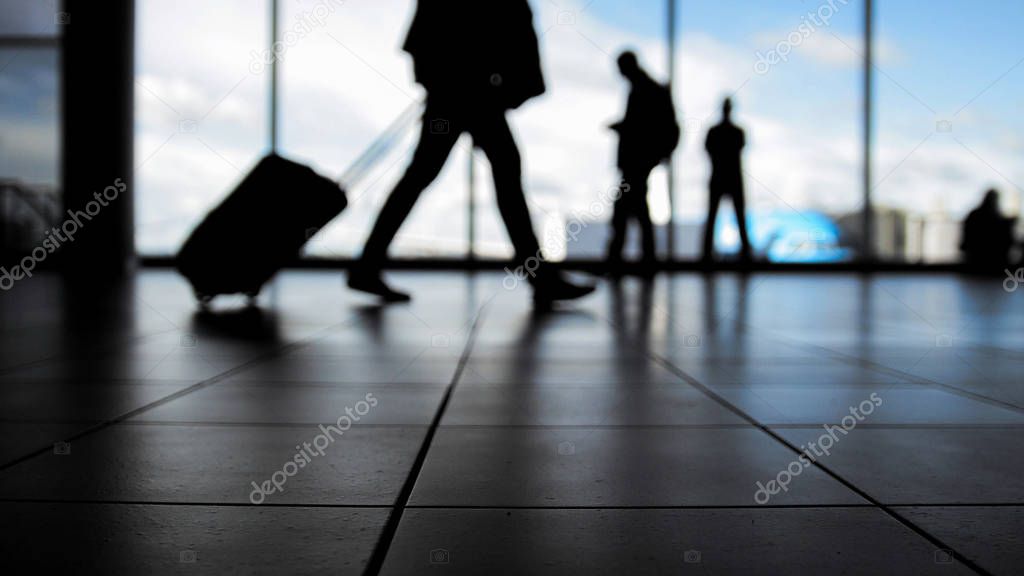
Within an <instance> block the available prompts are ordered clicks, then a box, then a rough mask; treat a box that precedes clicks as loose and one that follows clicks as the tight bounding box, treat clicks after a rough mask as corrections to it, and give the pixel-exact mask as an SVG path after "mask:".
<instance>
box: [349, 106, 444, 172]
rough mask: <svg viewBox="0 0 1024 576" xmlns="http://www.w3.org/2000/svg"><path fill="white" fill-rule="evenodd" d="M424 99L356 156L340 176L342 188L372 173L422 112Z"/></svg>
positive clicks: (403, 112)
mask: <svg viewBox="0 0 1024 576" xmlns="http://www.w3.org/2000/svg"><path fill="white" fill-rule="evenodd" d="M423 107H424V101H423V100H418V101H416V102H413V103H412V104H410V105H409V106H408V107H407V108H406V109H405V110H403V111H402V113H401V114H399V115H398V117H396V118H395V119H394V120H393V121H392V122H391V124H389V125H388V127H387V128H385V129H384V131H383V132H381V134H380V136H377V138H376V139H374V141H373V142H372V143H370V146H369V147H367V148H366V150H365V151H363V153H362V154H360V155H359V157H358V158H356V160H355V162H353V163H352V164H351V165H350V166H349V167H348V168H346V169H345V172H344V173H342V175H341V176H340V177H339V178H338V180H337V182H338V185H339V186H341V187H342V188H351V187H352V186H354V185H355V184H356V183H358V182H359V181H360V180H362V179H363V178H365V177H366V175H367V174H369V173H370V170H372V169H373V167H374V166H376V165H377V162H379V161H380V159H381V158H382V157H383V156H384V155H386V154H387V153H388V152H390V151H391V150H392V149H393V148H394V147H395V145H396V144H397V143H398V140H399V138H401V136H402V134H404V133H405V131H406V129H407V128H409V126H411V125H412V124H413V123H414V122H415V121H416V120H417V119H419V117H420V115H421V114H422V111H423Z"/></svg>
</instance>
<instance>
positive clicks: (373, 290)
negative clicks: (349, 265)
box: [348, 270, 412, 302]
mask: <svg viewBox="0 0 1024 576" xmlns="http://www.w3.org/2000/svg"><path fill="white" fill-rule="evenodd" d="M348 287H349V288H351V289H353V290H359V291H360V292H366V293H368V294H373V295H375V296H379V297H380V299H381V300H383V301H385V302H408V301H409V300H412V297H411V296H409V295H408V294H406V293H405V292H399V291H397V290H393V289H392V288H391V287H390V286H388V285H387V283H385V282H384V279H383V278H381V277H380V272H377V271H372V272H370V271H359V270H350V271H349V273H348Z"/></svg>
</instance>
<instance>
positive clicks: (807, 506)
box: [0, 498, 1024, 511]
mask: <svg viewBox="0 0 1024 576" xmlns="http://www.w3.org/2000/svg"><path fill="white" fill-rule="evenodd" d="M0 504H67V505H76V504H77V505H92V504H94V505H103V506H119V505H120V506H170V507H174V506H206V507H210V508H336V509H353V510H367V509H369V510H392V509H393V508H394V506H392V505H390V504H320V503H315V502H306V503H301V502H292V503H287V502H277V503H269V502H268V503H264V504H251V503H249V502H191V501H186V502H173V501H167V500H109V499H96V500H89V499H82V498H69V499H59V498H0ZM888 506H890V507H892V508H1024V503H1021V502H970V503H964V502H923V503H922V502H900V503H894V504H888ZM842 508H854V509H857V508H868V509H872V510H875V509H877V508H878V507H877V506H875V505H874V504H871V503H864V504H762V505H756V506H751V505H749V504H707V505H704V504H674V505H660V504H651V505H639V506H625V505H608V506H584V505H579V506H530V505H504V506H503V505H482V504H480V505H478V504H447V505H442V504H413V505H407V506H406V507H405V509H406V510H533V511H558V510H582V511H586V510H830V509H842Z"/></svg>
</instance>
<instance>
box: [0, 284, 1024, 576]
mask: <svg viewBox="0 0 1024 576" xmlns="http://www.w3.org/2000/svg"><path fill="white" fill-rule="evenodd" d="M392 278H393V280H394V282H395V284H396V285H398V286H403V287H408V288H410V289H412V290H413V291H414V293H415V295H416V299H415V300H414V301H413V302H412V303H411V304H409V305H399V306H394V307H390V308H379V307H375V306H374V305H372V303H371V302H369V301H368V300H366V299H365V298H363V297H362V296H360V295H358V294H354V293H351V292H348V291H345V290H343V289H342V282H341V278H340V277H339V275H338V274H335V273H328V272H289V273H286V274H284V275H282V276H281V277H280V278H279V279H278V280H276V281H275V282H274V284H273V285H272V286H271V287H269V288H268V290H267V291H266V292H265V293H264V295H263V296H262V297H261V299H260V301H259V307H258V308H255V309H248V310H247V309H245V308H244V307H243V303H242V302H236V301H233V300H231V299H227V300H225V301H223V302H217V303H215V309H214V310H213V311H211V312H208V313H199V312H197V310H196V308H195V306H194V303H193V301H192V300H191V296H190V293H189V291H188V289H187V287H186V285H185V284H184V283H183V282H182V281H181V280H180V279H179V278H178V277H177V276H175V275H174V274H172V273H170V272H163V271H146V272H142V273H140V274H139V275H138V276H137V277H136V278H135V279H134V281H133V282H132V283H131V285H130V286H127V287H125V289H124V291H123V292H117V291H115V292H112V293H111V294H110V295H109V298H98V299H97V298H84V297H82V296H80V295H76V293H75V292H74V291H69V290H67V289H66V288H65V287H63V286H62V285H61V283H60V282H58V281H57V280H56V279H53V278H46V277H37V278H34V279H32V280H31V281H29V282H24V283H22V284H19V285H18V286H17V287H16V288H15V289H14V290H12V291H10V292H6V293H3V294H2V295H0V313H2V315H3V316H2V317H3V331H2V336H0V338H2V347H0V366H2V368H0V382H2V385H0V437H2V438H3V439H4V440H3V442H2V444H0V526H2V529H3V533H4V534H5V537H4V538H3V539H2V544H0V547H2V549H3V550H4V554H3V557H4V558H5V559H6V560H5V562H7V561H10V560H11V559H12V558H18V559H19V562H20V561H24V562H32V563H34V565H35V570H34V571H38V572H42V571H43V570H42V568H43V567H50V568H58V569H64V570H69V569H77V570H81V571H86V572H99V573H105V574H112V573H132V574H144V573H182V572H189V573H194V572H198V573H211V574H224V573H269V574H284V573H292V572H302V573H332V574H339V573H340V574H361V573H364V571H368V572H369V573H378V572H379V573H382V574H424V573H433V572H434V571H437V572H438V573H441V572H444V573H447V574H568V573H575V574H667V573H688V572H694V573H706V574H716V575H722V574H752V573H758V574H802V573H807V574H824V573H846V574H970V573H983V574H984V573H993V574H1017V573H1019V569H1020V566H1022V565H1024V542H1022V537H1021V534H1024V516H1022V510H1024V508H1022V506H1024V452H1022V451H1021V449H1020V445H1021V439H1022V432H1024V387H1022V386H1021V382H1022V379H1021V374H1022V373H1024V329H1022V328H1021V327H1022V326H1024V296H1021V295H1019V294H1012V293H1007V292H1005V291H1004V290H1003V288H1002V286H1001V284H1000V282H999V280H992V281H988V280H974V279H962V278H958V277H955V276H944V275H906V276H901V275H878V276H873V277H860V276H856V275H842V274H829V275H817V276H815V275H799V274H764V275H752V276H750V277H746V278H744V277H739V276H736V275H721V276H717V277H715V276H711V277H706V278H705V277H702V276H700V275H692V274H680V275H675V276H662V277H659V278H658V279H657V280H656V281H655V282H654V283H653V284H652V285H649V286H644V285H642V284H640V283H639V282H637V281H634V280H625V281H623V282H622V283H621V284H620V285H619V286H617V287H616V286H614V285H612V284H608V283H602V284H601V287H600V289H599V291H598V293H597V294H596V295H595V296H594V297H592V298H590V299H588V300H585V301H583V302H581V303H579V304H577V305H574V306H569V307H566V308H564V309H559V310H556V311H554V312H552V313H549V314H534V313H531V310H530V303H529V294H528V292H527V291H526V290H523V289H520V290H514V291H510V290H507V289H506V288H505V287H504V286H503V278H502V276H501V275H499V274H478V275H475V276H474V275H466V274H462V273H400V274H398V273H396V274H394V275H393V276H392Z"/></svg>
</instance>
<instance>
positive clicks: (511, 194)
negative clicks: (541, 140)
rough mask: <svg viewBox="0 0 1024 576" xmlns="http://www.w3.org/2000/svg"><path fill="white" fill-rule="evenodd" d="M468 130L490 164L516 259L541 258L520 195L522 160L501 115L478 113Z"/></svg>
mask: <svg viewBox="0 0 1024 576" xmlns="http://www.w3.org/2000/svg"><path fill="white" fill-rule="evenodd" d="M469 131H470V134H472V136H473V142H474V144H475V145H476V146H478V147H479V148H480V149H481V150H483V152H484V155H486V156H487V160H488V161H489V162H490V164H491V174H492V176H493V177H494V191H495V194H496V195H497V200H498V211H499V212H500V213H501V218H502V220H503V221H504V222H505V228H506V229H507V230H508V236H509V239H510V240H511V241H512V246H513V247H514V248H515V251H516V260H517V261H519V262H524V261H526V260H527V259H528V258H541V257H542V254H541V249H540V243H539V242H538V241H537V236H536V235H535V234H534V232H533V222H532V221H531V220H530V210H529V208H528V207H527V206H526V196H525V193H524V192H523V169H522V158H521V157H520V155H519V148H518V146H516V141H515V138H514V137H513V136H512V130H511V129H510V128H509V126H508V121H507V120H506V119H505V114H504V112H503V111H500V110H498V111H492V112H489V113H481V114H479V115H478V116H477V117H476V118H474V119H473V120H472V123H471V125H470V128H469Z"/></svg>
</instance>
